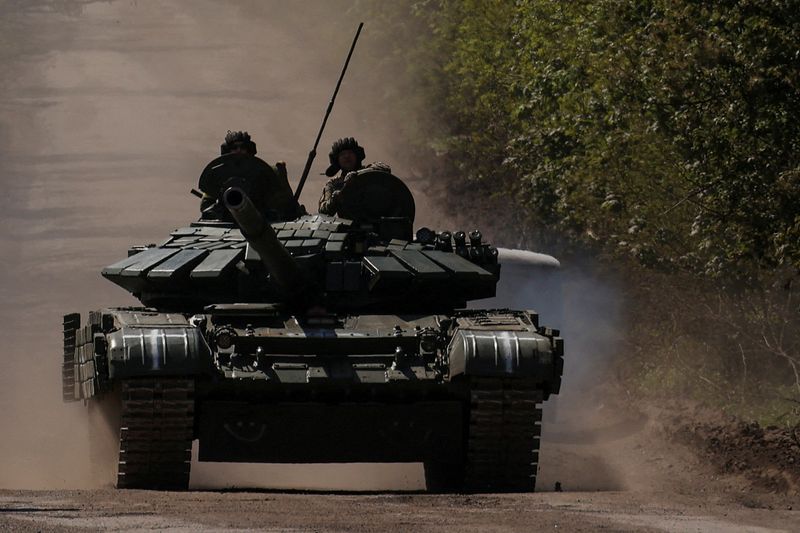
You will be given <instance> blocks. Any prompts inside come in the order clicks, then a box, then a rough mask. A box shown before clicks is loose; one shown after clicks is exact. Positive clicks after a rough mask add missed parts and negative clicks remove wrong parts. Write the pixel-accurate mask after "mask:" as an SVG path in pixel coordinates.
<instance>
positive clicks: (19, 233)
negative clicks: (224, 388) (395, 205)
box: [0, 0, 618, 489]
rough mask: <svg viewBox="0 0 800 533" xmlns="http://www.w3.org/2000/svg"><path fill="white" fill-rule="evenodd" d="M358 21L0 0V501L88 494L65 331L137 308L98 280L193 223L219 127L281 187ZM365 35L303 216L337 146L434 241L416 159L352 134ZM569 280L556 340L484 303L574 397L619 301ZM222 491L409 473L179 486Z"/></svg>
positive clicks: (594, 457) (571, 458)
mask: <svg viewBox="0 0 800 533" xmlns="http://www.w3.org/2000/svg"><path fill="white" fill-rule="evenodd" d="M362 19H364V17H363V16H362V14H361V13H356V12H354V10H353V9H352V7H351V3H350V2H344V1H326V2H322V1H303V2H279V1H259V2H254V1H253V2H247V1H239V2H224V3H223V2H214V1H201V0H192V1H191V2H190V1H182V2H178V1H174V2H169V3H166V2H164V3H161V2H159V3H155V2H137V1H131V0H126V1H112V2H86V3H84V2H77V1H76V2H61V1H50V2H47V1H32V2H23V1H8V0H7V1H2V0H0V68H1V69H2V76H0V180H1V181H0V183H1V184H2V189H1V192H0V333H1V334H2V339H3V344H4V350H3V353H2V355H1V356H0V357H2V365H3V366H2V371H0V488H3V487H14V488H61V487H76V486H86V485H88V484H89V480H88V478H87V477H86V472H88V466H87V463H86V461H87V459H86V458H87V451H88V450H87V449H86V446H87V441H86V427H85V416H84V415H85V413H84V407H83V406H82V405H81V404H71V405H66V406H65V405H63V404H62V403H61V390H60V386H61V385H60V364H59V361H60V359H61V316H62V315H63V314H64V313H67V312H72V311H80V312H81V313H83V314H84V316H85V313H86V312H87V311H88V310H90V309H97V308H100V307H103V306H112V305H128V304H136V303H137V302H136V301H135V300H134V299H133V298H132V297H131V296H129V295H128V294H127V293H126V292H125V291H123V290H122V289H119V288H118V287H116V286H115V285H113V284H111V283H109V282H107V281H105V280H104V279H103V278H102V277H101V276H100V275H99V272H100V270H101V269H102V267H103V266H105V265H108V264H111V263H113V262H115V261H117V260H118V259H119V258H120V257H123V256H124V255H125V253H126V250H127V248H128V247H129V246H130V245H132V244H144V243H150V242H159V241H161V240H163V238H164V236H165V235H166V234H167V233H168V231H169V230H170V229H172V228H174V227H178V226H181V225H184V224H186V223H187V222H188V221H191V220H193V219H195V218H196V217H197V215H198V201H197V199H196V198H195V197H193V196H191V195H190V194H189V193H188V191H189V189H190V188H191V187H195V186H196V182H197V177H198V175H199V173H200V171H201V170H202V168H203V167H204V166H205V164H206V163H207V162H208V161H209V160H210V159H212V158H214V157H215V156H217V155H218V153H219V144H220V143H221V142H222V139H223V137H224V135H225V132H226V131H227V130H228V129H233V130H238V129H243V130H247V131H249V132H250V134H251V135H252V136H253V139H254V140H255V142H256V143H257V145H258V151H259V153H258V155H259V156H260V157H262V158H263V159H265V160H267V161H269V162H270V163H274V162H275V161H277V160H285V161H287V163H288V167H289V175H290V182H291V183H292V185H293V186H294V185H295V184H296V183H297V178H298V174H299V172H300V171H301V170H302V167H303V164H304V162H305V158H306V155H307V153H308V150H309V149H310V143H311V142H313V139H314V136H315V135H316V132H317V129H318V127H319V123H320V121H321V119H322V113H323V111H324V110H325V107H326V105H327V102H328V99H329V98H330V94H331V92H332V90H333V86H334V84H335V81H336V77H337V76H338V73H339V69H340V68H341V65H342V63H343V60H344V57H345V54H346V52H347V49H348V46H349V44H350V41H351V39H352V36H353V32H354V31H355V28H356V26H357V22H358V21H359V20H362ZM364 20H365V22H366V26H365V28H364V31H363V33H362V37H361V40H360V42H359V48H358V49H357V50H356V52H355V54H354V56H353V60H352V62H351V67H350V71H349V72H348V75H347V78H346V79H345V81H344V83H343V85H342V88H341V92H340V94H339V99H338V101H337V103H336V108H335V110H334V112H333V115H332V116H331V118H330V121H329V124H328V128H327V130H326V132H325V135H324V136H323V139H322V142H321V144H320V148H319V155H318V157H317V159H316V161H315V164H314V166H313V168H312V173H311V176H310V179H309V181H308V182H307V184H306V187H305V190H304V193H303V197H302V202H303V203H305V205H306V206H307V207H308V208H309V211H314V210H315V209H316V205H317V204H316V203H317V199H318V197H319V193H320V191H321V188H322V185H323V183H324V179H325V178H324V176H320V175H319V174H320V173H321V172H322V171H324V169H325V168H326V166H327V164H328V162H327V152H328V150H329V148H330V145H331V142H332V141H333V140H335V139H336V138H338V137H341V136H350V135H353V136H355V137H357V138H358V139H359V140H360V141H361V143H362V144H363V145H364V146H365V147H366V152H367V160H369V161H372V160H381V161H386V162H388V163H390V164H391V165H392V167H393V170H394V173H395V174H397V175H399V176H401V177H404V178H407V179H409V185H410V186H411V188H412V190H413V191H414V192H415V196H416V200H417V206H418V218H417V226H421V225H430V226H433V227H440V228H448V226H447V221H448V219H447V217H446V215H445V214H444V213H441V212H439V211H438V210H437V209H436V208H435V202H434V201H432V200H429V199H428V198H427V196H426V193H425V191H426V190H427V186H428V184H427V183H426V181H425V180H424V179H421V178H413V177H412V176H416V175H418V172H417V168H416V164H417V163H418V162H416V161H414V160H409V159H405V160H404V159H403V158H402V157H403V156H402V154H403V153H408V151H403V150H399V149H398V148H399V147H398V146H397V145H396V140H395V139H394V138H393V131H394V130H395V128H394V127H393V125H392V124H376V123H375V121H370V120H367V117H369V115H370V113H372V112H377V111H378V110H379V109H378V107H379V106H384V105H387V103H386V102H384V101H383V100H382V98H381V96H382V94H381V88H380V87H379V86H375V85H374V84H370V83H367V82H364V81H361V80H367V79H373V80H374V76H367V73H368V72H370V69H372V68H374V66H375V65H372V64H370V62H369V61H368V60H366V58H367V57H368V56H367V54H360V53H359V50H364V49H367V48H368V47H371V48H373V49H375V48H379V47H380V46H381V38H382V32H381V28H380V26H378V25H370V21H369V19H368V18H366V19H364ZM371 56H372V57H375V54H371ZM401 74H402V73H398V75H401ZM386 83H391V79H387V80H386ZM448 229H454V228H448ZM465 229H466V228H465ZM489 237H490V238H491V237H492V236H491V235H490V236H489ZM569 272H573V273H576V274H575V275H570V276H569V277H568V282H567V284H566V285H565V296H566V298H567V306H566V307H565V313H564V316H563V317H561V321H562V324H559V323H558V322H557V321H555V320H554V319H553V318H550V319H548V318H547V317H546V312H547V309H546V307H547V306H546V305H542V303H541V302H533V301H532V300H534V299H535V297H534V295H533V293H532V292H531V291H530V290H527V291H526V290H523V289H522V287H521V286H520V287H519V290H516V286H515V289H514V290H512V291H510V292H511V293H515V294H516V298H515V300H514V301H513V302H500V304H501V305H518V306H520V307H524V308H532V307H537V308H539V310H541V311H543V316H544V317H545V318H543V322H545V323H547V324H549V325H554V326H556V327H558V326H562V327H564V328H565V329H569V330H570V331H568V332H567V334H566V337H567V343H568V344H567V346H568V352H569V353H568V355H569V356H570V358H569V359H568V362H567V375H568V377H567V378H566V381H565V384H566V386H568V387H571V390H574V391H578V390H581V387H580V386H577V385H578V384H579V383H583V382H584V381H585V380H583V379H581V380H578V379H576V377H577V376H582V377H583V378H586V379H587V380H591V373H592V372H593V371H594V370H596V369H598V368H599V367H600V365H602V363H603V361H604V360H605V356H606V355H608V354H611V353H613V352H614V344H615V336H614V331H615V328H616V322H617V320H618V318H617V315H618V302H616V301H615V297H614V291H613V289H611V288H609V287H608V286H607V285H604V283H605V284H607V282H603V283H601V282H600V281H599V280H594V279H591V278H587V277H586V275H585V274H583V273H582V272H580V271H576V270H569ZM508 282H509V281H508V280H506V283H508ZM515 283H520V284H522V283H524V280H520V279H517V280H516V281H515ZM598 287H599V290H598ZM570 302H572V303H570ZM578 325H580V327H579V326H578ZM570 343H572V344H570ZM580 346H584V347H591V348H592V357H593V358H589V359H587V358H585V357H583V355H580V354H581V353H582V352H581V350H580V348H579V347H580ZM587 353H589V352H588V351H586V352H585V353H584V355H585V354H587ZM570 372H572V375H573V376H575V377H572V378H570V377H569V375H570ZM576 398H577V399H579V400H581V401H583V400H585V397H584V396H582V395H581V396H577V395H576V396H574V398H573V399H576ZM564 401H569V395H565V396H564V397H563V398H562V399H561V400H560V402H561V403H562V404H563V402H564ZM584 404H585V402H584ZM592 407H593V408H602V407H603V405H602V403H599V404H598V403H592ZM584 414H585V413H584ZM554 416H555V415H554V414H550V415H549V417H550V418H553V417H554ZM559 419H560V420H563V419H564V417H563V416H559ZM553 428H554V433H557V432H558V428H556V427H555V426H553ZM547 431H548V430H547V429H546V430H545V435H547ZM566 440H569V438H566ZM550 450H551V451H549V452H548V448H547V445H546V446H545V450H544V451H543V458H546V457H548V455H547V454H548V453H549V454H550V455H549V464H548V462H547V461H545V466H543V469H542V483H540V486H542V487H543V488H548V486H550V487H551V486H552V482H553V480H556V479H561V480H563V479H565V478H564V477H563V476H565V475H567V476H570V475H571V476H573V477H572V478H571V481H573V487H575V486H576V485H580V486H581V487H583V488H617V487H618V485H617V480H616V479H617V478H616V477H614V476H610V475H606V470H607V469H606V468H605V466H604V465H605V459H603V458H601V457H599V455H598V454H599V452H597V453H595V452H592V454H590V455H588V456H587V455H586V454H583V458H581V459H580V460H578V459H575V455H574V453H573V451H567V452H565V453H564V454H562V455H558V454H557V452H556V451H554V449H553V448H550ZM559 457H560V458H559ZM587 457H588V458H587ZM570 465H571V466H570ZM567 471H570V472H572V473H571V474H567ZM237 476H238V477H237ZM597 476H600V481H598V477H597ZM237 479H238V480H241V481H240V482H241V483H243V484H252V483H259V482H261V483H262V484H264V485H266V486H300V487H320V488H324V487H328V488H330V487H333V488H344V489H348V488H396V489H413V488H421V483H422V472H421V468H420V467H419V465H416V466H411V467H409V466H404V465H395V466H360V467H347V466H325V467H308V466H296V467H288V468H287V467H271V466H266V467H259V469H255V470H254V469H242V468H233V467H231V466H229V465H215V464H200V465H195V467H194V468H193V473H192V483H193V485H194V486H210V487H214V486H228V485H230V484H232V483H236V482H237V481H236V480H237Z"/></svg>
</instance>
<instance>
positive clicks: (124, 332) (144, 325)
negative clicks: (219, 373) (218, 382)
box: [105, 312, 213, 379]
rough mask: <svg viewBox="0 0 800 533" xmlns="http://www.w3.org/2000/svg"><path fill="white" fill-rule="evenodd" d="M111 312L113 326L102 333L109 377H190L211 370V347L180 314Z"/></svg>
mask: <svg viewBox="0 0 800 533" xmlns="http://www.w3.org/2000/svg"><path fill="white" fill-rule="evenodd" d="M114 314H115V317H114V318H115V323H116V324H115V325H116V327H115V328H114V330H113V331H110V332H108V333H106V335H105V343H106V354H107V360H108V373H109V378H110V379H123V378H130V377H145V376H151V375H159V376H169V375H181V376H191V375H198V374H202V373H207V372H209V371H210V370H211V368H212V365H213V359H212V355H211V349H210V348H209V346H208V343H207V342H206V339H205V337H204V336H203V334H202V330H201V329H200V328H199V327H197V326H195V325H193V324H191V323H190V322H189V321H188V320H186V318H185V317H184V316H183V315H175V314H167V313H141V312H138V313H137V312H117V313H114Z"/></svg>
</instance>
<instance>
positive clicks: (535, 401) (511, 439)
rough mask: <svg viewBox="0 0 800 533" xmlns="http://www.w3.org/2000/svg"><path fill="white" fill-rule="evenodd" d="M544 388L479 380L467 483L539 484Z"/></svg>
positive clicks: (522, 487)
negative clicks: (537, 475)
mask: <svg viewBox="0 0 800 533" xmlns="http://www.w3.org/2000/svg"><path fill="white" fill-rule="evenodd" d="M542 398H543V395H542V392H541V391H540V390H536V389H533V388H522V387H521V386H520V385H518V384H517V383H515V382H514V381H513V380H505V381H504V380H500V379H479V380H475V381H474V382H473V383H472V387H471V391H470V400H471V404H470V416H469V437H468V441H467V463H466V469H465V476H464V488H465V489H466V490H467V491H471V492H531V491H533V490H534V488H535V486H536V470H537V467H538V462H539V439H540V436H541V420H542V409H541V402H542Z"/></svg>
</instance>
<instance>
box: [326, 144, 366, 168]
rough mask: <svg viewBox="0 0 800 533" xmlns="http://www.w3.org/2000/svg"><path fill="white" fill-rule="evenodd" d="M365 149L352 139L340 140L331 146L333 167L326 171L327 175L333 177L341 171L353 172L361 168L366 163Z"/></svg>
mask: <svg viewBox="0 0 800 533" xmlns="http://www.w3.org/2000/svg"><path fill="white" fill-rule="evenodd" d="M364 157H366V155H365V154H364V148H362V147H361V146H359V145H358V141H356V140H355V139H354V138H352V137H345V138H343V139H339V140H338V141H336V142H335V143H333V146H331V153H330V154H328V158H329V159H330V163H331V166H329V167H328V170H326V171H325V175H327V176H333V175H334V174H336V173H337V172H339V171H340V170H343V171H345V172H352V171H353V170H358V169H360V168H361V163H362V162H363V161H364Z"/></svg>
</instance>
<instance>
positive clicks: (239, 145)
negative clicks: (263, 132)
mask: <svg viewBox="0 0 800 533" xmlns="http://www.w3.org/2000/svg"><path fill="white" fill-rule="evenodd" d="M219 151H220V155H225V154H248V155H256V153H257V152H256V143H254V142H253V141H252V139H250V134H249V133H247V132H246V131H231V130H228V134H227V135H225V142H224V143H222V144H221V145H220V147H219Z"/></svg>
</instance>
